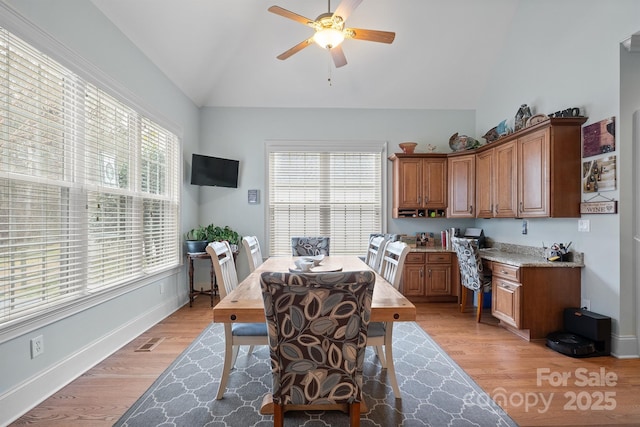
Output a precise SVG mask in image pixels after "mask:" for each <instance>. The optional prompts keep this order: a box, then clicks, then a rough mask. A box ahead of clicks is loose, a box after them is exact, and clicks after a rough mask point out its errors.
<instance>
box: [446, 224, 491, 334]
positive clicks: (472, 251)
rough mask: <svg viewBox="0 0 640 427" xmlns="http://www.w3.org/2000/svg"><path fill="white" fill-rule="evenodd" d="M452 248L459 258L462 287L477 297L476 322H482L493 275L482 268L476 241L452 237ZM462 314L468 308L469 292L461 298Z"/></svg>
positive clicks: (464, 292) (463, 293)
mask: <svg viewBox="0 0 640 427" xmlns="http://www.w3.org/2000/svg"><path fill="white" fill-rule="evenodd" d="M451 246H452V247H453V250H454V251H455V252H456V255H457V257H458V266H459V267H460V282H461V284H462V286H464V287H465V288H467V289H471V290H472V291H474V292H475V293H476V294H477V295H478V298H477V300H478V301H477V303H478V308H477V311H476V322H478V323H479V322H480V319H481V317H482V304H483V302H484V294H485V292H489V291H490V290H491V273H488V274H487V273H485V271H484V269H483V266H482V259H481V258H480V253H479V252H478V244H477V241H476V239H466V238H463V237H451ZM460 302H461V304H460V312H463V311H464V309H465V308H466V306H467V292H466V291H463V292H462V297H461V298H460Z"/></svg>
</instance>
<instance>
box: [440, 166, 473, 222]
mask: <svg viewBox="0 0 640 427" xmlns="http://www.w3.org/2000/svg"><path fill="white" fill-rule="evenodd" d="M447 169H448V174H449V206H448V208H447V209H448V213H447V217H449V218H474V217H475V212H474V211H473V207H474V204H475V198H476V197H475V195H476V189H475V185H476V156H475V154H469V155H466V156H460V157H451V158H449V160H448V162H447Z"/></svg>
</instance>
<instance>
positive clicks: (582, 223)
mask: <svg viewBox="0 0 640 427" xmlns="http://www.w3.org/2000/svg"><path fill="white" fill-rule="evenodd" d="M578 231H581V232H583V233H588V232H589V231H591V222H590V221H589V220H588V219H579V220H578Z"/></svg>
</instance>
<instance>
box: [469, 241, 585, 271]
mask: <svg viewBox="0 0 640 427" xmlns="http://www.w3.org/2000/svg"><path fill="white" fill-rule="evenodd" d="M567 255H568V256H569V257H568V258H569V261H553V262H552V261H547V259H546V258H545V256H544V249H543V248H541V247H534V246H521V245H512V244H509V243H493V245H492V247H490V248H485V249H480V256H481V257H482V259H486V260H488V261H495V262H501V263H503V264H509V265H513V266H516V267H571V268H581V267H584V254H583V253H582V252H575V251H569V253H568V254H567Z"/></svg>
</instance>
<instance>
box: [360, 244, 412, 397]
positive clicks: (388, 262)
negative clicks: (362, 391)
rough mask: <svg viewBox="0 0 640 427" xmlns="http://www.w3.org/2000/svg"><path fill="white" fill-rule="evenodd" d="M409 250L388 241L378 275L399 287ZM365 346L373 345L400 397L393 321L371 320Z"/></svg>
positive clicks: (404, 245)
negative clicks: (394, 353)
mask: <svg viewBox="0 0 640 427" xmlns="http://www.w3.org/2000/svg"><path fill="white" fill-rule="evenodd" d="M409 250H410V249H409V246H408V245H407V244H406V243H404V242H397V241H396V242H389V243H387V244H386V246H385V247H384V251H383V256H382V263H381V266H380V275H381V276H382V277H384V278H385V280H386V281H387V282H389V283H391V285H392V286H393V287H394V288H396V289H398V288H399V287H400V279H401V278H402V269H403V267H404V260H405V259H406V258H407V254H408V253H409ZM367 346H370V347H375V352H376V355H377V356H378V359H379V360H380V365H381V366H382V368H386V369H387V377H388V378H389V380H390V381H391V387H392V388H393V394H394V395H395V397H396V399H400V398H401V395H400V388H399V387H398V380H397V379H396V370H395V366H394V364H393V322H371V323H370V324H369V334H368V336H367ZM383 346H384V351H383Z"/></svg>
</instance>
